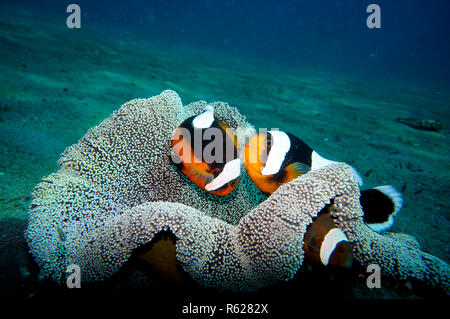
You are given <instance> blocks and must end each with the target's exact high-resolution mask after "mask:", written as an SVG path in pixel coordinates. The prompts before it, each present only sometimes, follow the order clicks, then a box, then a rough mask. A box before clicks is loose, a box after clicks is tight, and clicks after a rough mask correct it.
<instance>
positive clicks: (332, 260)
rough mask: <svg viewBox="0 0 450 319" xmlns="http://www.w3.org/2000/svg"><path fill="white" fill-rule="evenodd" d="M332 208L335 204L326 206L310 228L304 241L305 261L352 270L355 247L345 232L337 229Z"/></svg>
mask: <svg viewBox="0 0 450 319" xmlns="http://www.w3.org/2000/svg"><path fill="white" fill-rule="evenodd" d="M332 207H333V204H331V205H328V206H326V207H325V208H324V209H323V210H322V211H321V212H320V213H319V215H318V216H317V217H316V218H315V219H314V220H313V223H312V224H311V225H309V226H308V228H307V230H306V234H305V237H304V240H303V251H304V252H305V259H306V260H308V261H309V262H311V263H316V264H322V265H324V266H328V265H330V266H333V267H342V268H350V267H351V265H352V262H353V245H352V244H351V243H350V242H349V241H348V239H347V237H346V236H345V234H344V232H343V231H342V230H340V229H339V228H337V227H336V225H335V223H334V221H333V216H332Z"/></svg>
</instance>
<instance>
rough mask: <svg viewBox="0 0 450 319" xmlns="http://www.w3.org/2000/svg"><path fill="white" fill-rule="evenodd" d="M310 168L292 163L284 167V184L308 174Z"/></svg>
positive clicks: (298, 163)
mask: <svg viewBox="0 0 450 319" xmlns="http://www.w3.org/2000/svg"><path fill="white" fill-rule="evenodd" d="M310 170H311V168H310V167H309V166H308V165H306V164H303V163H300V162H294V163H292V164H289V165H288V166H287V167H286V182H290V181H292V180H294V179H296V178H297V177H299V176H301V175H304V174H306V173H308V172H309V171H310Z"/></svg>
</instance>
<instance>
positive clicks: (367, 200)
mask: <svg viewBox="0 0 450 319" xmlns="http://www.w3.org/2000/svg"><path fill="white" fill-rule="evenodd" d="M332 163H336V162H335V161H331V160H328V159H326V158H324V157H322V156H320V155H319V154H318V153H317V152H316V151H314V150H313V149H312V148H311V147H309V146H308V145H307V144H306V143H305V142H304V141H302V140H301V139H299V138H298V137H296V136H294V135H292V134H289V133H286V132H282V131H267V132H264V133H259V134H256V135H254V136H252V137H251V138H250V140H249V141H248V142H247V144H246V145H245V148H244V164H245V168H246V170H247V173H248V175H249V176H250V178H251V179H252V181H253V183H254V184H255V185H256V186H257V187H258V188H259V189H260V190H261V191H262V192H263V193H265V194H266V195H270V194H272V193H273V192H275V191H276V190H277V189H278V187H280V186H281V185H283V184H285V183H289V182H290V181H292V180H294V179H295V178H297V177H298V176H300V175H303V174H306V173H307V172H309V171H314V170H316V169H319V168H322V167H324V166H327V165H329V164H332ZM352 169H353V173H354V176H355V177H356V179H357V181H358V184H359V185H362V178H361V177H360V175H359V174H358V172H357V171H356V170H355V169H354V168H353V167H352ZM360 203H361V206H362V208H363V211H364V217H363V218H364V221H365V222H366V223H367V224H368V226H369V227H371V228H372V229H374V230H376V231H384V230H386V229H388V228H390V227H391V226H392V225H393V216H395V215H396V214H397V213H398V212H399V210H400V208H401V206H402V204H403V199H402V195H401V194H400V193H399V192H398V191H397V190H396V189H395V188H394V187H393V186H390V185H385V186H378V187H375V188H372V189H368V190H362V191H361V197H360Z"/></svg>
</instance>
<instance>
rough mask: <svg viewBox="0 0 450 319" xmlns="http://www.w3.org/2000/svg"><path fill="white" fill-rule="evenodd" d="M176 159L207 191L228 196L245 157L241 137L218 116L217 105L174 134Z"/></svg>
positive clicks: (180, 127)
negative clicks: (239, 150) (241, 150)
mask: <svg viewBox="0 0 450 319" xmlns="http://www.w3.org/2000/svg"><path fill="white" fill-rule="evenodd" d="M171 143H172V150H173V153H172V156H171V159H172V162H173V163H174V164H175V166H177V168H178V169H179V170H180V171H181V172H182V173H183V174H184V175H185V176H186V177H187V178H189V179H190V180H191V181H192V182H193V183H194V184H195V185H197V186H198V187H200V188H201V189H202V190H204V191H205V192H208V193H211V194H214V195H217V196H226V195H228V194H230V193H231V192H232V191H233V190H234V189H235V188H236V186H237V184H238V182H239V175H240V172H241V160H240V159H239V158H238V151H237V149H238V144H237V137H236V135H235V133H234V132H233V130H232V129H231V128H230V127H229V126H228V125H227V124H225V123H224V122H222V121H217V120H215V118H214V108H213V107H212V106H211V105H207V106H206V107H205V111H204V112H203V113H201V114H199V115H196V116H192V117H190V118H188V119H187V120H185V121H183V123H181V124H180V125H179V126H178V128H177V129H176V130H175V132H174V134H173V136H172V141H171Z"/></svg>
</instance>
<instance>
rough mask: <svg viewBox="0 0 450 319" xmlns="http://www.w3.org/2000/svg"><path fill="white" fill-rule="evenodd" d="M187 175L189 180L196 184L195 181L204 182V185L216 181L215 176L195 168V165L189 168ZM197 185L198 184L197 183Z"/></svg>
mask: <svg viewBox="0 0 450 319" xmlns="http://www.w3.org/2000/svg"><path fill="white" fill-rule="evenodd" d="M187 175H188V177H189V179H190V180H191V181H193V182H194V183H195V181H202V182H204V183H202V184H203V185H206V184H208V183H209V182H211V181H212V180H213V179H214V175H213V174H211V173H209V172H208V171H206V170H204V169H202V168H200V167H197V166H194V165H190V166H189V167H187ZM196 184H197V183H196Z"/></svg>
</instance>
